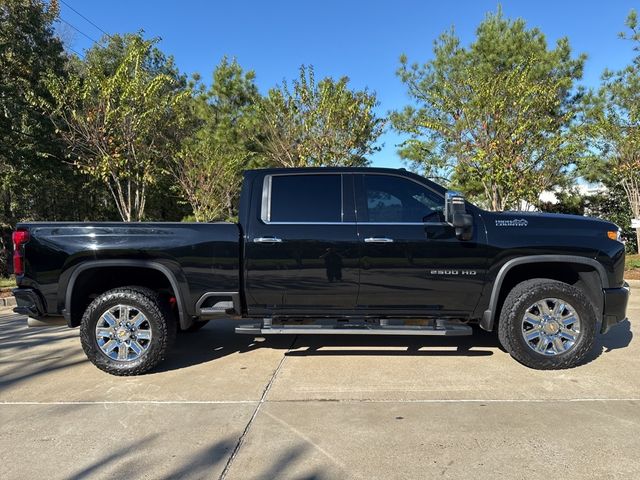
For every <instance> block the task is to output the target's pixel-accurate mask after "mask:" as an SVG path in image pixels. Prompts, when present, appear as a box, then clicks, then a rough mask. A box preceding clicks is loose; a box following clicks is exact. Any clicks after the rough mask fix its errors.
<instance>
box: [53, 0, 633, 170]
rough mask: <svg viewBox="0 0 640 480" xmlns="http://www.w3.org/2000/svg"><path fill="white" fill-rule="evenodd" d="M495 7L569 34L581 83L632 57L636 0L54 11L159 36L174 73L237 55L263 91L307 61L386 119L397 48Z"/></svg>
mask: <svg viewBox="0 0 640 480" xmlns="http://www.w3.org/2000/svg"><path fill="white" fill-rule="evenodd" d="M65 3H66V4H65ZM498 3H500V4H501V5H502V9H503V11H504V14H505V16H507V17H511V18H517V17H521V18H524V19H525V20H526V21H527V24H528V25H529V26H530V27H533V26H536V27H538V28H540V29H541V30H542V31H543V32H544V33H545V35H546V36H547V40H548V42H549V43H550V44H554V43H555V41H556V40H557V39H558V38H561V37H563V36H567V37H569V40H570V43H571V46H572V48H573V50H574V52H575V53H576V54H577V53H583V52H584V53H586V54H587V55H588V57H589V58H588V60H587V63H586V69H585V74H584V79H583V82H582V83H583V84H584V85H586V86H588V87H591V86H596V85H597V84H598V81H599V78H600V75H601V73H602V71H603V70H604V69H605V68H611V69H616V68H620V67H621V66H623V65H625V64H627V63H628V62H629V61H630V60H631V58H632V57H633V51H632V48H631V45H630V44H629V42H625V41H622V40H619V39H618V38H617V33H618V32H620V31H622V30H624V20H625V18H626V16H627V14H628V13H629V10H631V9H632V8H636V9H637V10H639V9H640V1H636V2H631V1H622V0H608V1H595V0H583V1H562V0H555V1H548V0H542V1H541V0H536V1H526V0H504V1H502V2H492V1H479V0H476V1H472V0H465V1H457V2H454V1H448V2H447V1H440V2H433V1H404V0H395V1H386V2H385V1H378V0H372V1H348V0H343V1H335V0H323V1H318V2H304V1H277V0H272V1H257V0H256V1H251V2H249V1H237V0H236V1H226V2H221V1H204V0H202V1H193V0H182V1H179V2H178V1H167V0H156V1H143V0H137V1H136V0H128V1H124V0H110V1H108V2H104V1H101V2H98V1H88V0H84V1H82V0H64V3H61V17H62V19H63V20H64V21H66V22H68V23H69V24H71V25H73V26H74V27H76V28H77V29H79V30H81V31H82V32H83V33H84V34H86V35H88V36H89V37H92V38H93V39H99V38H100V36H101V35H102V33H101V31H100V30H98V29H97V28H96V27H94V26H93V25H91V24H90V23H89V22H87V21H86V20H85V19H83V18H82V17H81V16H79V15H78V14H76V13H75V12H74V11H73V10H71V9H70V8H69V7H68V5H70V6H71V7H73V8H74V9H76V10H77V11H78V12H80V13H81V14H83V15H84V16H85V17H87V18H88V19H89V20H91V21H92V22H93V23H95V24H96V25H97V26H98V27H100V28H101V29H103V30H105V31H107V32H109V33H123V32H134V31H137V30H140V29H143V30H144V31H145V33H146V35H147V36H148V37H156V36H157V37H160V38H161V39H162V41H161V43H160V48H161V49H162V50H163V51H164V52H165V53H167V54H170V55H173V56H174V58H175V60H176V64H177V65H178V67H179V68H180V70H182V71H183V72H185V73H193V72H199V73H200V74H201V75H202V77H203V79H205V80H207V79H209V78H210V76H211V72H212V71H213V68H214V67H215V65H217V64H218V62H219V61H220V59H221V58H222V56H224V55H228V56H231V57H236V58H237V59H238V61H239V62H240V64H241V65H242V66H243V67H244V68H245V69H253V70H255V72H256V74H257V83H258V86H259V87H260V89H261V91H263V92H266V90H268V89H269V88H270V87H271V86H273V85H275V84H277V83H280V82H282V80H283V79H284V78H286V79H292V78H294V77H295V76H296V75H297V72H298V68H299V66H300V65H301V64H303V63H304V64H312V65H313V66H314V67H315V71H316V78H321V77H325V76H333V77H340V76H343V75H346V76H348V77H349V78H350V79H351V85H352V86H353V87H355V88H365V87H367V88H369V89H370V90H373V91H375V92H376V93H377V95H378V98H379V100H380V102H381V104H380V107H379V112H380V114H381V115H385V114H386V112H387V111H389V110H392V109H396V108H401V107H402V106H403V105H406V104H407V103H408V102H409V99H408V97H407V95H406V91H405V88H404V87H403V85H402V84H401V83H400V81H399V80H398V78H397V77H396V75H395V71H396V69H397V67H398V57H399V56H400V54H401V53H406V54H407V55H408V57H409V60H411V61H420V62H424V61H426V60H428V59H429V58H430V57H431V54H432V46H433V40H434V39H435V38H436V37H437V36H438V35H439V34H440V33H441V32H443V31H444V30H447V29H449V28H451V27H452V26H453V27H455V30H456V32H457V34H458V36H459V37H460V38H461V40H462V42H463V43H464V44H468V43H470V42H471V41H472V40H473V38H474V34H475V30H476V27H477V26H478V24H479V23H480V22H481V21H482V19H483V18H484V17H485V15H486V13H487V12H494V11H495V10H496V8H497V6H498ZM59 31H60V33H61V35H62V36H63V38H64V39H65V41H66V42H67V44H68V45H69V46H70V47H71V48H73V49H74V50H75V51H77V52H80V53H82V51H83V50H84V49H86V48H89V47H90V46H91V45H92V41H91V40H89V39H88V38H86V37H85V36H84V35H82V34H80V33H78V32H77V31H76V30H74V29H73V28H72V27H70V26H69V25H67V24H66V23H63V22H61V23H60V26H59ZM401 139H402V138H401V137H400V136H399V135H397V134H396V133H395V132H392V131H388V132H386V133H385V134H384V135H383V137H382V138H381V140H380V144H381V145H382V144H384V145H383V148H382V150H381V151H380V152H378V153H376V154H375V155H373V156H372V157H371V159H372V161H373V165H375V166H390V167H400V166H402V162H401V160H400V159H399V157H398V156H397V154H396V145H397V144H398V143H399V142H400V141H401Z"/></svg>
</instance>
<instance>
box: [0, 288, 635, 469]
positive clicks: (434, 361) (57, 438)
mask: <svg viewBox="0 0 640 480" xmlns="http://www.w3.org/2000/svg"><path fill="white" fill-rule="evenodd" d="M636 291H637V289H636ZM629 317H630V321H628V322H625V323H623V324H620V325H618V326H617V327H615V328H614V329H612V330H611V331H610V332H609V333H608V334H607V335H605V336H599V338H598V346H597V349H596V350H595V351H594V353H593V355H592V358H591V359H590V361H589V362H587V363H586V364H585V365H583V366H580V367H578V368H575V369H572V370H565V371H559V372H540V371H534V370H530V369H527V368H525V367H523V366H521V365H519V364H518V363H516V362H515V361H514V360H512V359H511V358H510V357H509V356H508V355H507V354H506V353H504V352H503V351H502V350H501V349H500V348H499V347H498V344H497V340H496V338H495V337H494V336H493V335H490V334H486V333H482V332H479V333H478V335H476V336H474V337H468V338H460V339H457V340H456V339H452V340H449V339H437V338H428V337H418V338H406V337H405V338H379V337H374V338H371V337H366V338H365V337H352V336H349V337H330V336H327V337H301V336H299V337H293V336H290V337H284V336H280V337H272V338H268V339H254V338H252V337H245V336H239V335H235V334H234V333H233V327H234V325H235V324H234V322H231V321H221V322H219V323H215V324H209V325H208V326H207V327H205V328H204V329H203V330H201V331H200V332H198V333H195V334H190V335H181V336H180V337H179V338H178V341H177V344H176V347H175V348H174V350H173V351H172V353H171V355H170V357H169V358H168V359H167V361H165V363H164V364H162V366H161V368H160V369H159V370H158V371H155V372H154V373H151V374H147V375H144V376H141V377H133V378H118V377H112V376H109V375H107V374H105V373H103V372H101V371H99V370H98V369H96V368H94V367H93V366H92V365H91V364H90V363H89V362H88V361H87V360H86V359H85V356H84V354H83V352H82V349H81V347H80V342H79V340H78V332H77V330H69V329H66V328H63V327H59V328H50V329H27V328H26V324H25V319H24V318H21V317H19V316H16V315H12V314H10V313H9V312H8V311H7V310H4V311H0V452H2V453H1V455H2V461H1V462H0V478H2V479H13V478H84V477H91V478H126V477H129V478H226V479H251V478H265V479H272V478H277V479H282V478H297V479H302V478H304V479H311V478H314V479H321V478H340V479H343V478H361V479H371V478H383V479H390V478H399V479H400V478H434V477H442V478H461V479H468V478H476V479H484V478H487V479H495V478H508V479H530V478H563V479H573V478H576V479H577V478H581V479H583V478H590V479H592V478H616V479H621V478H628V479H637V478H640V456H639V455H638V452H639V451H640V342H638V341H637V339H634V338H633V336H634V333H633V332H634V331H639V330H640V295H638V294H637V293H636V294H634V295H632V299H631V305H630V310H629ZM634 340H635V341H634Z"/></svg>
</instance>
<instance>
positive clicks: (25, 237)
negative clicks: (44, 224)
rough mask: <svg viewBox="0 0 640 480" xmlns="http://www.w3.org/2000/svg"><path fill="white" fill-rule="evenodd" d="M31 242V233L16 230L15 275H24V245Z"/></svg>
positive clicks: (14, 248) (14, 240)
mask: <svg viewBox="0 0 640 480" xmlns="http://www.w3.org/2000/svg"><path fill="white" fill-rule="evenodd" d="M28 241H29V232H27V231H26V230H16V231H15V232H13V274H14V275H23V274H24V250H23V248H22V247H23V245H24V244H25V243H27V242H28Z"/></svg>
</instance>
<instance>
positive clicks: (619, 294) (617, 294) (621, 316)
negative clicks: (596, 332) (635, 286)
mask: <svg viewBox="0 0 640 480" xmlns="http://www.w3.org/2000/svg"><path fill="white" fill-rule="evenodd" d="M603 292H604V309H603V311H602V328H601V330H600V332H601V333H607V332H608V331H609V329H610V328H611V327H612V326H614V325H615V324H617V323H620V322H622V321H624V320H626V318H627V303H628V302H629V284H628V283H626V282H625V284H624V285H623V286H622V287H619V288H605V289H604V290H603Z"/></svg>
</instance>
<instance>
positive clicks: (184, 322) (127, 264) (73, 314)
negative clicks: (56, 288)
mask: <svg viewBox="0 0 640 480" xmlns="http://www.w3.org/2000/svg"><path fill="white" fill-rule="evenodd" d="M118 268H122V269H130V271H135V272H139V273H141V274H142V273H143V272H145V271H146V272H153V274H154V275H155V276H156V277H155V278H156V280H158V279H160V278H162V279H164V280H165V281H166V283H167V285H169V286H170V288H171V290H172V292H173V295H174V296H175V298H176V307H177V311H178V320H179V322H180V325H181V326H182V327H183V328H188V327H189V326H190V325H191V321H190V320H191V317H190V316H189V315H187V310H186V308H185V307H186V305H185V303H184V301H185V298H188V297H187V296H186V295H185V292H184V291H183V290H182V288H181V283H180V282H179V280H178V278H177V276H176V275H175V273H174V272H173V271H172V270H171V269H170V268H169V267H168V266H166V265H163V264H161V263H159V262H154V261H147V260H94V261H89V262H84V263H82V264H81V265H79V266H78V267H76V268H75V269H74V270H73V271H72V272H71V274H70V276H69V280H68V282H67V285H66V288H65V289H64V295H63V298H64V309H63V310H62V313H63V315H64V317H65V319H66V320H67V324H68V325H69V326H70V327H77V326H78V325H79V324H80V320H81V319H82V314H83V312H84V308H82V307H83V306H84V307H85V308H86V305H85V303H86V302H85V301H84V298H82V295H81V294H79V293H78V289H77V288H76V286H77V285H78V281H79V280H81V279H82V278H83V276H86V275H87V274H95V273H98V272H99V271H102V272H106V271H107V270H108V269H112V270H113V269H118ZM133 283H134V284H135V283H136V282H133ZM137 283H141V284H140V285H139V286H148V285H145V284H144V283H145V282H137ZM131 284H132V282H131V281H129V279H127V281H124V282H118V284H109V285H110V288H115V287H122V286H128V285H131ZM85 293H86V292H85ZM94 293H95V292H94Z"/></svg>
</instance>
